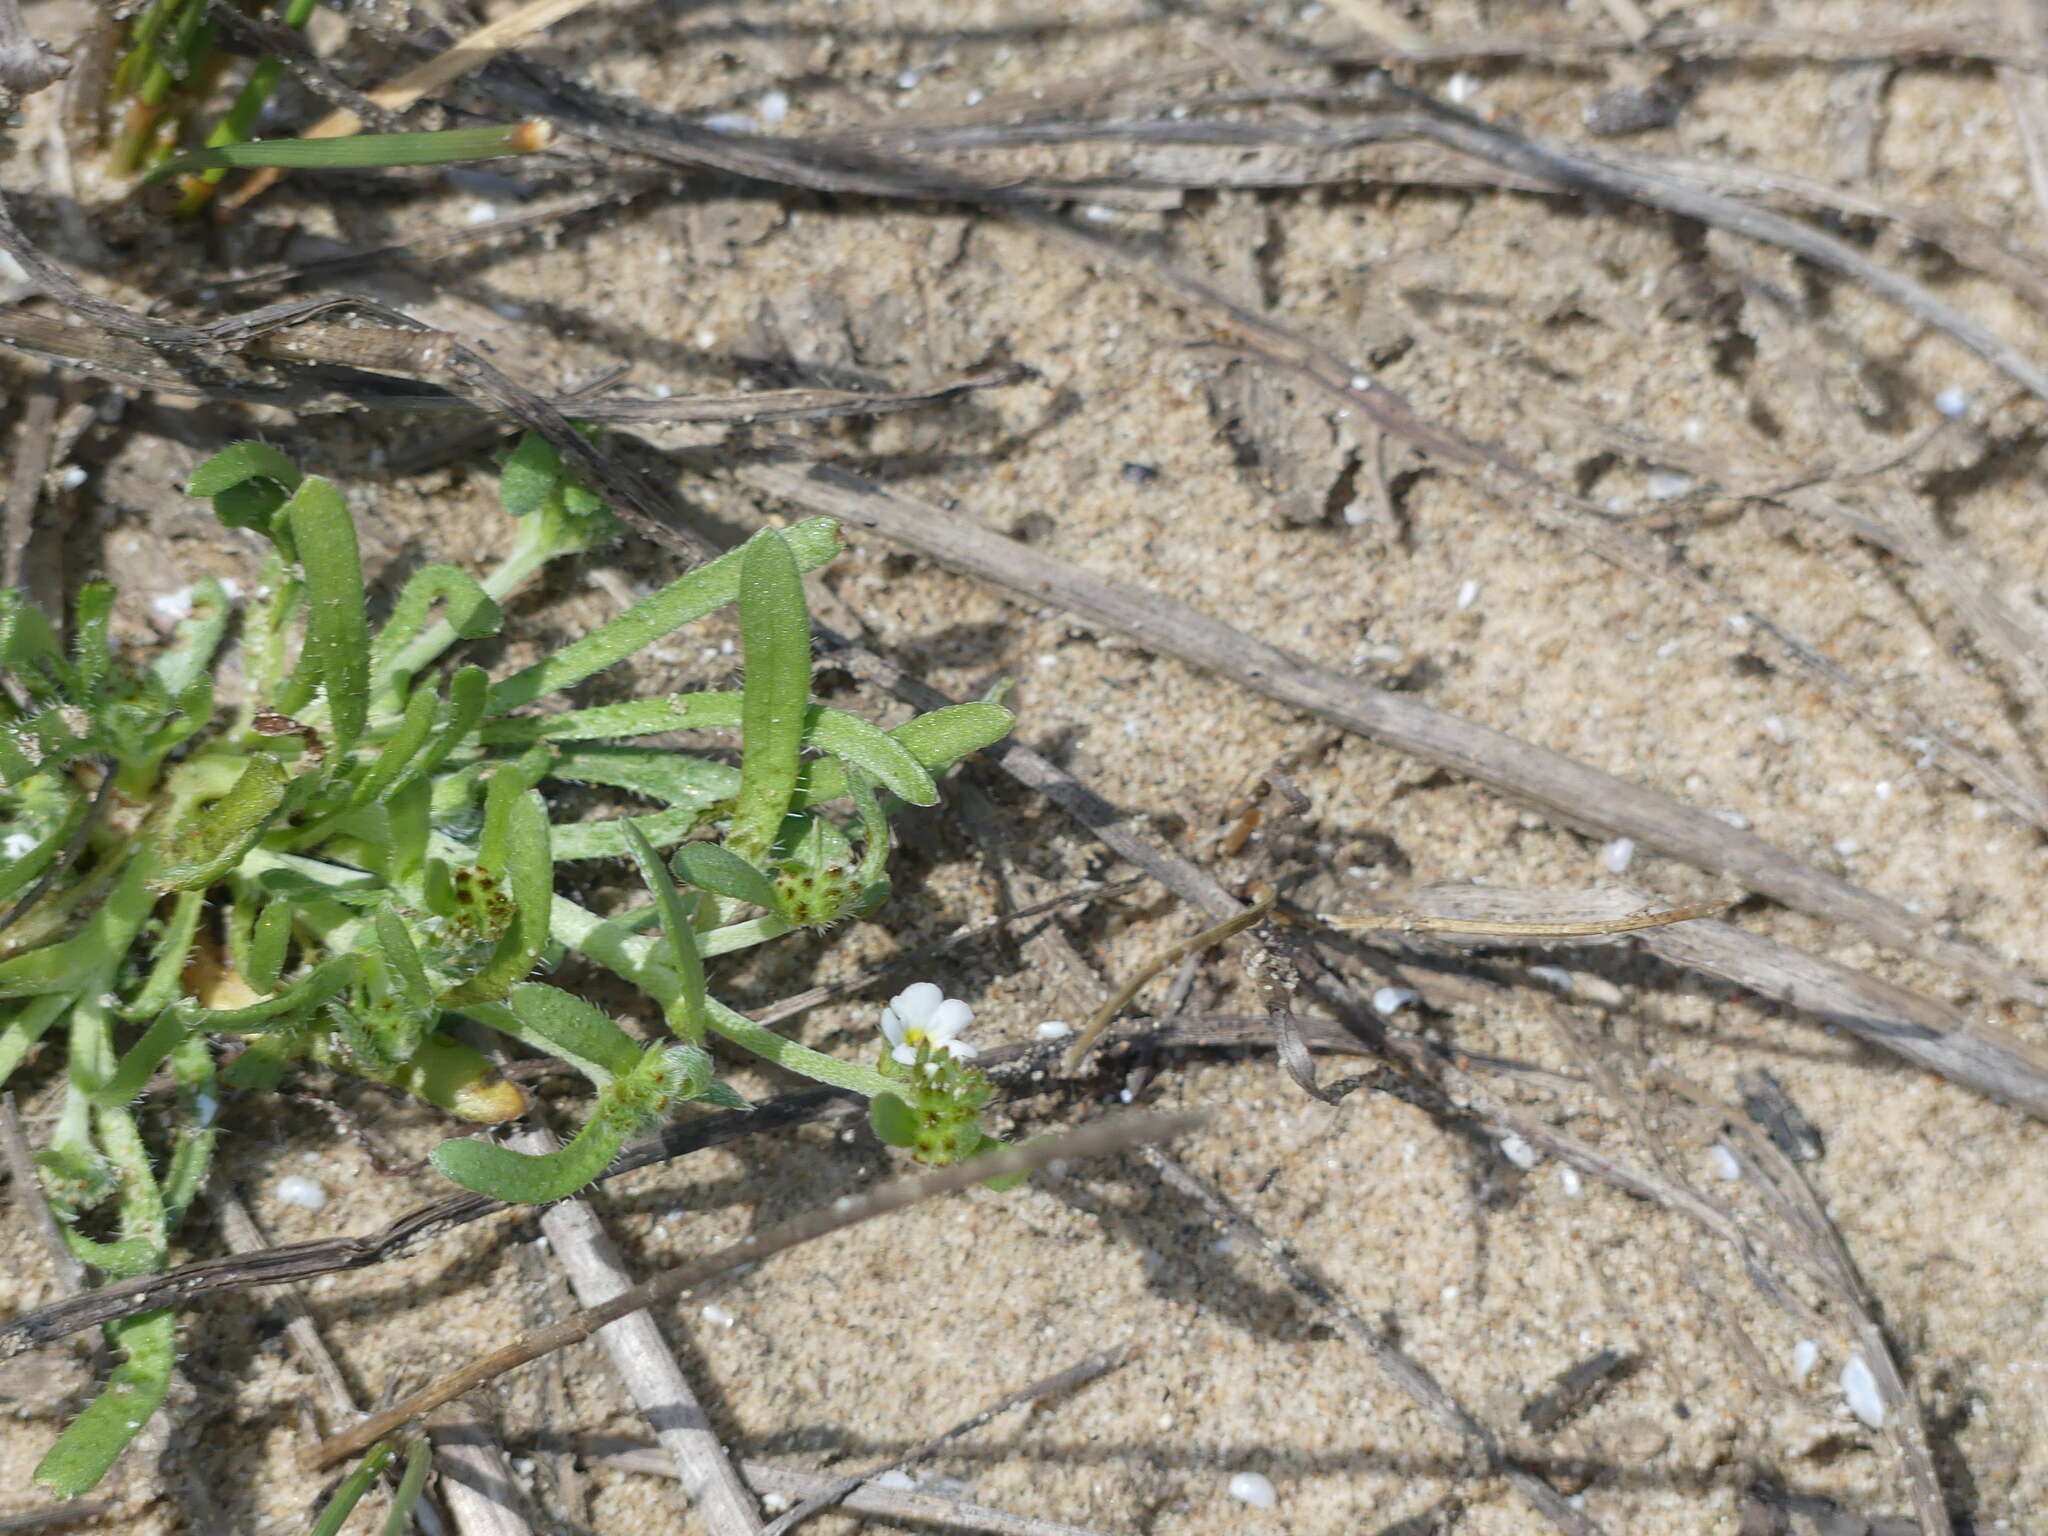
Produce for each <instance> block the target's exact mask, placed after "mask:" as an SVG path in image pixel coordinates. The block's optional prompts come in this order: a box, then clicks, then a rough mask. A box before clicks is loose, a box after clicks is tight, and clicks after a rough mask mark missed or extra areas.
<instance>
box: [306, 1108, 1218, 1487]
mask: <svg viewBox="0 0 2048 1536" xmlns="http://www.w3.org/2000/svg"><path fill="white" fill-rule="evenodd" d="M1203 1119H1204V1117H1203V1116H1201V1115H1197V1114H1179V1115H1116V1116H1112V1117H1109V1118H1108V1119H1104V1120H1098V1121H1096V1122H1095V1123H1094V1124H1092V1125H1088V1126H1084V1127H1082V1128H1081V1129H1080V1130H1078V1131H1073V1132H1071V1133H1069V1134H1068V1135H1065V1136H1062V1137H1060V1138H1059V1139H1058V1140H1056V1141H1051V1142H1041V1143H1039V1144H1037V1145H1035V1146H1030V1147H1015V1148H1011V1149H1009V1150H1007V1151H1003V1152H995V1153H990V1154H987V1155H985V1156H981V1157H975V1158H970V1159H969V1160H968V1161H966V1162H964V1163H959V1164H956V1165H955V1166H953V1167H951V1168H943V1169H940V1170H939V1171H938V1172H936V1173H930V1174H926V1175H924V1176H923V1177H922V1178H902V1179H892V1180H889V1181H888V1182H887V1183H884V1184H880V1185H877V1186H876V1187H875V1188H873V1189H871V1190H869V1191H868V1192H867V1193H866V1194H861V1195H843V1196H841V1197H840V1198H839V1199H837V1200H835V1201H833V1202H832V1203H831V1204H830V1205H828V1206H823V1207H820V1208H819V1209H817V1210H814V1211H811V1212H809V1213H808V1214H806V1215H803V1216H799V1217H797V1218H796V1219H795V1220H793V1221H787V1222H784V1223H783V1224H782V1225H780V1226H777V1227H771V1228H769V1229H768V1230H766V1231H764V1232H757V1233H755V1234H754V1235H753V1236H751V1237H748V1238H745V1239H743V1240H741V1241H740V1242H737V1243H733V1244H730V1245H728V1246H727V1247H725V1248H721V1249H719V1250H718V1251H717V1252H716V1253H712V1254H707V1255H706V1256H705V1257H703V1258H701V1259H696V1260H693V1261H692V1262H690V1263H688V1264H678V1265H676V1266H675V1267H673V1268H671V1269H666V1270H663V1271H661V1272H660V1273H658V1274H656V1275H655V1276H654V1277H653V1278H652V1279H649V1280H645V1281H642V1282H641V1283H640V1284H639V1285H636V1286H633V1287H632V1288H631V1289H630V1290H625V1291H621V1292H620V1293H619V1294H618V1295H617V1296H615V1297H613V1298H612V1299H611V1300H610V1301H608V1302H605V1303H604V1304H602V1305H601V1306H595V1307H587V1308H585V1309H584V1310H583V1311H581V1312H578V1313H577V1314H575V1315H574V1316H573V1317H568V1318H565V1319H563V1320H562V1321H561V1322H559V1323H556V1324H554V1325H553V1326H552V1327H548V1328H542V1329H538V1330H536V1331H534V1332H533V1333H530V1334H528V1335H527V1336H526V1337H525V1338H523V1339H520V1340H519V1341H517V1342H516V1343H513V1344H508V1345H506V1346H505V1347H504V1348H502V1349H497V1350H493V1351H492V1352H491V1353H490V1354H488V1355H485V1356H483V1357H482V1358H480V1359H478V1360H475V1361H473V1362H471V1363H470V1364H469V1365H467V1366H464V1367H463V1368H462V1369H461V1370H458V1371H455V1372H453V1373H451V1374H450V1375H448V1376H445V1377H443V1378H442V1379H441V1380H440V1381H438V1382H435V1383H434V1384H433V1385H432V1386H429V1387H426V1388H423V1389H422V1390H420V1391H418V1392H415V1393H413V1394H412V1395H411V1396H410V1397H408V1398H406V1399H405V1400H404V1401H402V1402H400V1403H399V1404H398V1405H397V1406H395V1407H393V1408H389V1409H386V1410H385V1411H384V1412H382V1413H379V1414H375V1415H373V1416H372V1417H370V1418H369V1419H366V1420H365V1421H364V1422H363V1423H361V1424H359V1425H357V1426H356V1427H355V1428H353V1429H350V1430H348V1431H345V1432H344V1433H342V1434H339V1435H335V1436H332V1437H331V1438H329V1439H327V1440H325V1441H322V1442H321V1443H320V1444H319V1445H316V1446H314V1447H312V1448H311V1449H310V1450H308V1451H306V1452H304V1453H303V1454H302V1455H301V1457H300V1460H301V1461H302V1462H303V1463H304V1464H305V1465H306V1466H307V1467H308V1468H311V1469H315V1470H317V1469H318V1468H321V1467H327V1466H332V1465H333V1464H334V1463H335V1462H337V1461H341V1460H343V1459H345V1458H347V1457H350V1456H356V1455H360V1454H361V1453H362V1452H363V1451H364V1450H366V1449H368V1448H369V1447H370V1446H371V1445H374V1444H375V1443H376V1442H377V1441H379V1440H381V1439H383V1438H384V1436H386V1435H388V1434H391V1433H392V1432H393V1431H395V1430H398V1429H401V1428H403V1427H404V1426H405V1425H407V1424H409V1423H411V1422H412V1421H413V1420H414V1419H416V1418H418V1417H419V1416H420V1415H422V1414H425V1413H431V1412H432V1411H433V1410H434V1409H436V1408H438V1407H440V1406H441V1404H443V1403H446V1402H451V1401H453V1400H454V1399H455V1398H458V1397H460V1396H462V1395H463V1394H464V1393H466V1392H470V1391H473V1390H474V1389H475V1388H477V1387H480V1386H482V1385H483V1384H484V1383H485V1382H487V1381H491V1380H494V1379H495V1378H497V1377H499V1376H502V1375H504V1374H505V1372H507V1371H510V1370H514V1369H516V1368H518V1367H519V1366H522V1365H525V1364H527V1363H529V1362H530V1361H534V1360H538V1359H540V1358H541V1357H542V1356H543V1355H548V1354H552V1353H553V1352H554V1351H556V1350H558V1349H563V1348H566V1347H567V1346H569V1345H571V1344H577V1343H581V1342H582V1341H583V1340H584V1339H587V1338H589V1337H590V1336H591V1335H592V1334H593V1333H596V1332H597V1330H598V1329H600V1328H602V1327H604V1326H605V1325H606V1324H607V1323H614V1322H617V1321H618V1320H619V1319H620V1318H622V1317H627V1316H630V1315H631V1314H633V1313H635V1312H640V1311H644V1310H645V1309H647V1308H648V1307H652V1306H659V1305H661V1304H662V1303H663V1302H667V1301H671V1300H673V1299H674V1298H676V1297H677V1296H681V1295H683V1294H684V1293H686V1292H688V1291H690V1290H693V1289H695V1288H696V1287H697V1286H700V1285H702V1284H703V1283H704V1282H705V1281H707V1280H711V1279H714V1278H716V1277H717V1276H719V1275H723V1274H729V1273H731V1272H732V1271H733V1270H735V1269H738V1268H741V1267H743V1266H749V1265H754V1264H759V1263H760V1262H762V1261H763V1260H764V1259H768V1258H772V1257H773V1256H774V1255H776V1254H778V1253H782V1252H785V1251H786V1250H788V1249H790V1248H794V1247H797V1246H798V1245H800V1244H803V1243H809V1242H815V1241H816V1240H817V1239H819V1238H821V1237H828V1236H830V1235H831V1234H833V1233H835V1232H842V1231H844V1230H846V1229H847V1228H848V1227H852V1226H858V1225H859V1224H860V1223H862V1222H865V1221H872V1220H874V1219H875V1218H876V1217H878V1216H887V1215H890V1214H892V1213H893V1212H896V1211H900V1210H904V1209H906V1208H907V1207H909V1206H913V1205H917V1204H919V1203H921V1202H923V1201H925V1200H931V1199H935V1198H937V1197H938V1196H940V1195H945V1194H951V1193H953V1192H954V1191H957V1190H962V1189H968V1188H971V1187H973V1186H974V1185H976V1184H979V1183H982V1182H984V1181H985V1180H988V1179H994V1178H1003V1177H1007V1176H1009V1175H1012V1174H1020V1173H1032V1172H1035V1171H1037V1170H1038V1169H1041V1168H1046V1167H1049V1166H1053V1165H1058V1166H1061V1167H1064V1166H1066V1165H1067V1164H1069V1163H1074V1162H1080V1161H1083V1160H1085V1159H1088V1158H1093V1157H1100V1156H1103V1155H1105V1154H1107V1153H1110V1152H1116V1151H1121V1150H1123V1149H1125V1148H1128V1147H1132V1146H1140V1145H1145V1144H1147V1143H1150V1142H1153V1141H1158V1140H1164V1139H1166V1138H1168V1137H1173V1136H1179V1135H1183V1134H1185V1133H1186V1132H1188V1131H1191V1130H1193V1129H1194V1128H1195V1127H1196V1126H1198V1125H1200V1124H1202V1122H1203Z"/></svg>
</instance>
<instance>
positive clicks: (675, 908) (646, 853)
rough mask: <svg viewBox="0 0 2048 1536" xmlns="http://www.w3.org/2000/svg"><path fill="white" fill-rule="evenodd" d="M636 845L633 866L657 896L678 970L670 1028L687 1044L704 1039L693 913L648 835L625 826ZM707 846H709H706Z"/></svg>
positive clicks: (701, 983)
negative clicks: (678, 988)
mask: <svg viewBox="0 0 2048 1536" xmlns="http://www.w3.org/2000/svg"><path fill="white" fill-rule="evenodd" d="M626 833H627V838H628V840H629V841H630V842H631V843H632V845H633V862H634V863H635V864H637V865H639V866H640V878H641V879H642V880H644V881H646V882H647V889H648V890H649V891H651V892H653V893H654V907H655V910H656V911H657V912H659V913H660V914H661V932H662V937H663V938H665V939H667V940H668V961H669V964H670V965H671V966H673V967H674V968H675V973H676V979H677V980H678V981H679V982H681V984H682V985H681V988H680V990H679V991H678V992H677V994H676V996H675V998H674V1000H673V1001H671V1002H670V1003H669V1004H668V1007H667V1015H668V1024H669V1028H670V1029H672V1030H674V1031H675V1032H676V1034H677V1035H679V1036H680V1037H682V1038H683V1039H685V1040H688V1041H692V1042H695V1041H700V1040H702V1039H703V1038H704V1029H705V1015H704V998H705V986H706V983H705V979H704V957H703V955H701V954H700V953H698V950H697V933H696V930H695V929H694V928H692V927H691V926H690V917H691V909H690V907H689V906H687V905H685V904H684V901H683V897H682V893H681V892H680V891H678V890H677V889H676V887H675V881H674V879H673V878H672V877H671V876H670V874H669V870H668V866H667V865H665V864H663V863H662V862H661V855H660V854H658V853H656V852H655V851H654V845H653V844H652V843H650V842H648V841H647V838H646V835H645V834H644V833H642V832H641V831H640V829H639V828H637V827H635V826H634V825H633V824H632V823H631V822H628V823H627V824H626ZM705 846H707V847H708V846H710V845H709V844H706V845H705Z"/></svg>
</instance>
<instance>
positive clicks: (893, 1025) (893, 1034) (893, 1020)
mask: <svg viewBox="0 0 2048 1536" xmlns="http://www.w3.org/2000/svg"><path fill="white" fill-rule="evenodd" d="M908 1029H909V1026H908V1025H906V1024H905V1023H904V1022H903V1020H902V1019H900V1018H898V1017H897V1015H896V1010H895V1009H894V1008H884V1009H883V1010H882V1033H883V1034H884V1035H886V1036H887V1037H888V1040H889V1043H890V1044H891V1045H894V1046H898V1047H900V1046H901V1045H902V1044H903V1036H904V1035H905V1034H906V1033H907V1032H908Z"/></svg>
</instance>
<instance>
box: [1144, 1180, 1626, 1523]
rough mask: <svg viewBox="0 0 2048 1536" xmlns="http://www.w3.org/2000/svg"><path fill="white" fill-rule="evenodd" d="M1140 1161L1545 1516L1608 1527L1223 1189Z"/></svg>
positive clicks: (1566, 1521) (1557, 1521)
mask: <svg viewBox="0 0 2048 1536" xmlns="http://www.w3.org/2000/svg"><path fill="white" fill-rule="evenodd" d="M1139 1155H1140V1156H1141V1157H1143V1158H1144V1159H1145V1161H1146V1162H1148V1163H1150V1164H1151V1165H1152V1167H1153V1168H1155V1169H1156V1170H1158V1172H1159V1175H1160V1177H1161V1178H1163V1179H1164V1180H1165V1181H1166V1182H1167V1184H1168V1185H1169V1186H1170V1187H1171V1188H1173V1189H1174V1190H1176V1191H1177V1192H1179V1193H1180V1194H1181V1195H1183V1196H1185V1197H1186V1198H1188V1199H1190V1200H1192V1201H1194V1202H1195V1203H1196V1204H1197V1205H1199V1206H1201V1207H1202V1209H1203V1210H1205V1211H1207V1212H1208V1213H1209V1215H1210V1217H1211V1218H1212V1219H1214V1220H1215V1221H1216V1222H1218V1223H1219V1224H1221V1225H1222V1226H1224V1227H1225V1228H1227V1229H1229V1231H1230V1233H1231V1235H1232V1236H1233V1237H1235V1238H1236V1239H1237V1241H1239V1242H1241V1243H1243V1244H1245V1245H1246V1246H1247V1247H1251V1248H1255V1249H1256V1250H1257V1251H1258V1252H1259V1253H1260V1254H1262V1255H1264V1257H1265V1259H1266V1262H1267V1263H1269V1264H1270V1265H1272V1266H1273V1268H1274V1270H1275V1271H1276V1272H1277V1273H1278V1274H1279V1275H1280V1277H1281V1278H1282V1279H1283V1280H1285V1281H1286V1282H1287V1284H1288V1285H1289V1286H1291V1287H1292V1288H1293V1289H1294V1291H1295V1292H1296V1294H1298V1295H1300V1296H1301V1297H1303V1298H1304V1299H1305V1300H1307V1301H1308V1302H1309V1303H1310V1304H1311V1305H1312V1306H1313V1307H1315V1309H1316V1310H1317V1311H1318V1312H1320V1313H1322V1314H1323V1315H1324V1316H1325V1317H1326V1318H1328V1319H1329V1320H1330V1322H1331V1323H1333V1324H1335V1325H1336V1327H1337V1328H1339V1329H1340V1330H1342V1331H1343V1332H1344V1333H1347V1334H1349V1335H1350V1336H1351V1337H1352V1338H1353V1339H1354V1340H1356V1341H1357V1342H1358V1343H1359V1344H1360V1345H1361V1346H1362V1347H1363V1348H1364V1349H1365V1352H1366V1353H1367V1354H1368V1355H1370V1356H1371V1357H1372V1361H1373V1363H1374V1364H1375V1365H1377V1366H1378V1367H1379V1368H1380V1370H1381V1371H1382V1372H1384V1373H1385V1375H1386V1377H1387V1379H1388V1380H1389V1381H1391V1382H1392V1383H1393V1384H1394V1385H1395V1386H1396V1387H1398V1388H1400V1389H1401V1391H1403V1392H1405V1393H1406V1394H1407V1395H1408V1396H1409V1397H1410V1398H1412V1399H1413V1400H1414V1401H1415V1402H1416V1403H1418V1404H1419V1405H1420V1406H1421V1407H1422V1408H1423V1410H1424V1411H1425V1412H1427V1413H1428V1414H1429V1415H1430V1416H1431V1417H1432V1418H1434V1419H1435V1420H1436V1421H1437V1422H1438V1423H1439V1424H1442V1425H1443V1426H1444V1427H1445V1428H1446V1429H1448V1430H1450V1431H1451V1433H1453V1434H1454V1435H1456V1436H1458V1437H1459V1438H1460V1439H1461V1440H1463V1441H1465V1442H1466V1443H1467V1444H1468V1445H1470V1446H1471V1447H1472V1448H1473V1449H1474V1450H1476V1451H1478V1452H1479V1454H1480V1455H1481V1456H1482V1457H1484V1458H1485V1461H1486V1465H1487V1467H1488V1468H1489V1469H1490V1470H1491V1471H1494V1472H1497V1473H1499V1474H1500V1475H1501V1476H1502V1477H1504V1478H1506V1479H1507V1480H1508V1481H1509V1482H1510V1483H1512V1484H1513V1485H1514V1486H1515V1489H1516V1491H1517V1492H1518V1493H1520V1494H1521V1495H1522V1497H1523V1498H1525V1499H1527V1500H1528V1501H1529V1503H1530V1505H1531V1507H1533V1508H1534V1509H1535V1510H1536V1511H1537V1512H1538V1513H1539V1514H1541V1515H1542V1516H1543V1517H1544V1518H1545V1519H1546V1520H1548V1521H1549V1522H1550V1523H1551V1524H1552V1525H1554V1526H1556V1527H1557V1529H1559V1530H1560V1531H1564V1532H1567V1533H1568V1536H1598V1533H1599V1530H1600V1527H1599V1526H1597V1525H1595V1524H1594V1523H1593V1522H1592V1521H1591V1520H1588V1519H1587V1518H1586V1517H1585V1516H1584V1515H1582V1514H1580V1513H1579V1511H1578V1510H1576V1509H1574V1508H1572V1505H1571V1501H1570V1500H1568V1499H1566V1498H1565V1496H1564V1495H1563V1494H1561V1493H1559V1492H1558V1491H1557V1490H1556V1489H1555V1488H1553V1487H1551V1486H1550V1484H1549V1483H1547V1482H1545V1481H1544V1480H1543V1478H1541V1477H1540V1476H1538V1475H1537V1474H1536V1473H1535V1472H1533V1471H1531V1470H1530V1469H1529V1468H1528V1467H1526V1466H1524V1465H1522V1463H1521V1462H1519V1461H1517V1460H1516V1459H1515V1458H1514V1457H1512V1456H1510V1455H1509V1454H1508V1452H1507V1448H1506V1447H1505V1446H1503V1445H1502V1444H1501V1440H1500V1437H1499V1436H1498V1435H1496V1434H1495V1433H1494V1432H1493V1431H1492V1430H1491V1429H1489V1428H1488V1427H1487V1426H1486V1425H1485V1424H1483V1423H1481V1422H1480V1421H1479V1420H1478V1419H1476V1418H1474V1417H1473V1416H1472V1414H1471V1413H1470V1412H1469V1411H1468V1410H1467V1409H1466V1408H1465V1407H1464V1406H1463V1405H1462V1404H1461V1403H1459V1402H1458V1400H1457V1399H1456V1398H1455V1397H1453V1396H1452V1395H1451V1394H1450V1393H1449V1392H1448V1391H1446V1390H1445V1389H1444V1388H1443V1386H1442V1385H1441V1384H1440V1383H1439V1382H1438V1381H1437V1379H1436V1378H1435V1377H1434V1376H1432V1375H1430V1374H1429V1372H1428V1371H1426V1370H1424V1369H1423V1367H1422V1366H1421V1365H1419V1364H1417V1363H1416V1362H1415V1361H1414V1360H1412V1359H1410V1358H1409V1357H1408V1356H1407V1354H1405V1353H1404V1352H1403V1351H1402V1349H1401V1347H1400V1345H1398V1344H1396V1343H1395V1342H1394V1341H1393V1340H1392V1339H1390V1338H1388V1337H1387V1336H1386V1335H1384V1334H1382V1333H1380V1332H1379V1331H1378V1330H1377V1329H1375V1328H1374V1327H1373V1326H1372V1325H1371V1324H1370V1323H1368V1322H1366V1320H1365V1319H1364V1318H1363V1317H1361V1316H1359V1314H1358V1311H1357V1309H1356V1308H1355V1307H1353V1306H1352V1305H1351V1303H1350V1302H1349V1301H1347V1300H1345V1298H1344V1297H1343V1296H1341V1295H1339V1294H1338V1292H1337V1290H1336V1289H1335V1287H1333V1286H1332V1285H1331V1284H1330V1283H1329V1282H1328V1281H1327V1280H1325V1279H1323V1278H1322V1276H1320V1275H1318V1274H1316V1273H1315V1272H1314V1271H1313V1270H1311V1269H1310V1268H1309V1267H1308V1266H1307V1265H1305V1264H1303V1263H1302V1262H1301V1261H1300V1260H1299V1259H1297V1258H1296V1257H1295V1256H1294V1255H1293V1254H1292V1253H1290V1252H1289V1251H1288V1250H1287V1249H1286V1248H1285V1247H1283V1246H1282V1245H1281V1244H1280V1243H1278V1242H1277V1241H1275V1240H1274V1239H1273V1238H1271V1237H1269V1236H1268V1235H1267V1234H1266V1233H1265V1231H1264V1230H1263V1229H1262V1228H1260V1226H1259V1225H1258V1224H1257V1223H1256V1222H1254V1221H1253V1220H1252V1219H1251V1218H1250V1217H1249V1216H1247V1215H1246V1214H1245V1213H1244V1212H1243V1211H1241V1210H1239V1209H1238V1208H1237V1207H1236V1206H1235V1205H1233V1204H1232V1203H1231V1202H1230V1201H1229V1200H1228V1199H1226V1198H1225V1197H1224V1196H1223V1195H1222V1194H1221V1193H1220V1192H1219V1191H1217V1190H1216V1189H1214V1188H1212V1187H1211V1186H1210V1185H1209V1184H1207V1183H1205V1182H1204V1181H1203V1180H1201V1179H1199V1178H1197V1177H1196V1176H1195V1175H1194V1174H1193V1173H1191V1172H1190V1171H1189V1170H1188V1169H1187V1167H1186V1166H1185V1165H1183V1164H1182V1163H1180V1162H1179V1161H1178V1160H1177V1159H1175V1158H1174V1157H1173V1156H1172V1155H1171V1154H1170V1153H1167V1152H1164V1151H1162V1150H1160V1149H1159V1148H1157V1147H1145V1148H1142V1149H1141V1150H1140V1153H1139Z"/></svg>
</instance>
